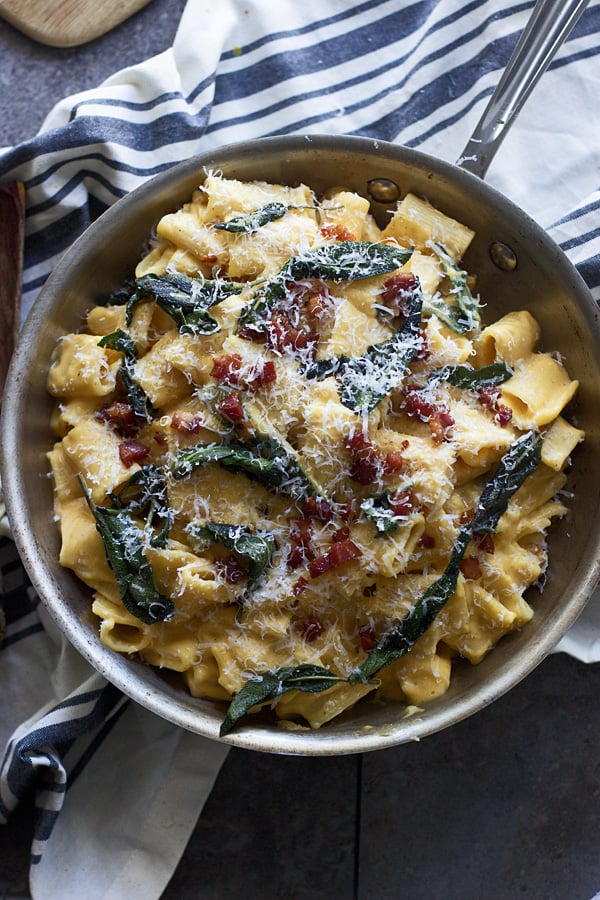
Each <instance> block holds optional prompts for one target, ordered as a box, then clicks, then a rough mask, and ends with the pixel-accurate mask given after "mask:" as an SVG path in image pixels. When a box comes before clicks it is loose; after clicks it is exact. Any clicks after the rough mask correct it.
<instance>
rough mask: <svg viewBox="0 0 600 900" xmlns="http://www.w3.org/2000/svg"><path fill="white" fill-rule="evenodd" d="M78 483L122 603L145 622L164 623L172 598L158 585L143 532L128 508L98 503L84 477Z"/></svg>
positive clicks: (173, 607)
mask: <svg viewBox="0 0 600 900" xmlns="http://www.w3.org/2000/svg"><path fill="white" fill-rule="evenodd" d="M78 478H79V483H80V485H81V489H82V491H83V494H84V497H85V499H86V501H87V504H88V506H89V508H90V509H91V511H92V514H93V516H94V519H95V520H96V528H97V530H98V533H99V534H100V537H101V538H102V542H103V544H104V550H105V553H106V559H107V561H108V564H109V566H110V567H111V569H112V570H113V572H114V575H115V578H116V580H117V584H118V587H119V594H120V597H121V600H122V602H123V606H124V607H125V608H126V609H127V610H128V611H129V612H130V613H131V614H132V615H133V616H135V617H136V619H140V621H141V622H144V623H145V624H146V625H152V624H153V623H154V622H163V621H164V620H165V619H167V618H169V616H171V615H172V614H173V613H174V612H175V606H174V604H173V601H172V600H171V599H170V598H169V597H165V596H163V594H161V593H160V591H159V590H158V588H157V587H156V582H155V581H154V575H153V573H152V568H151V566H150V563H149V562H148V559H147V558H146V554H145V552H144V544H143V539H142V534H143V532H142V531H141V530H140V529H139V528H138V526H137V525H136V523H135V522H134V521H133V519H132V518H131V514H130V513H129V512H128V511H125V510H122V509H115V508H111V507H106V506H97V505H96V504H95V503H94V501H93V500H92V497H91V494H90V492H89V490H88V488H87V485H86V483H85V480H84V478H83V477H82V476H81V475H79V476H78Z"/></svg>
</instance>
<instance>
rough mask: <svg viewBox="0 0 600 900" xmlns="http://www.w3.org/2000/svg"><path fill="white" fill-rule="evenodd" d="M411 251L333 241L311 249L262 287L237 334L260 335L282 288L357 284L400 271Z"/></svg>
mask: <svg viewBox="0 0 600 900" xmlns="http://www.w3.org/2000/svg"><path fill="white" fill-rule="evenodd" d="M411 256H412V250H411V249H406V248H403V247H395V246H393V245H391V244H380V243H374V242H371V241H337V242H335V243H331V244H323V245H322V246H320V247H313V248H312V249H311V250H308V251H307V252H306V253H305V254H304V255H303V256H293V257H291V258H290V259H288V261H287V262H286V263H285V265H284V266H283V268H282V269H281V270H280V271H279V273H278V274H277V275H276V276H275V277H274V278H273V279H272V280H271V281H269V282H268V283H267V284H266V285H265V286H263V287H262V288H261V289H260V290H259V291H258V292H257V294H256V295H255V296H254V298H253V299H252V300H251V301H250V303H249V304H248V305H247V306H246V307H245V308H244V309H243V310H242V313H241V315H240V317H239V320H238V331H240V330H241V329H243V328H252V329H253V330H254V331H256V332H264V331H265V330H266V327H267V322H268V319H269V316H270V313H271V310H272V308H273V306H274V304H275V303H276V301H277V300H279V299H281V298H282V297H284V296H285V293H286V284H288V283H290V282H297V281H302V280H303V279H304V278H317V279H321V280H323V281H333V282H338V281H357V280H361V279H363V278H371V277H373V276H374V275H384V274H386V273H387V272H393V271H394V270H395V269H399V268H401V267H402V266H403V265H404V264H405V263H406V262H408V260H409V259H410V257H411Z"/></svg>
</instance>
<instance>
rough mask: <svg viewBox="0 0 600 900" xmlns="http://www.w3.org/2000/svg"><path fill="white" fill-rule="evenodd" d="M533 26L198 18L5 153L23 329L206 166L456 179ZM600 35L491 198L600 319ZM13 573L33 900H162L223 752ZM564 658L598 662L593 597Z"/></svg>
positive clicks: (346, 14)
mask: <svg viewBox="0 0 600 900" xmlns="http://www.w3.org/2000/svg"><path fill="white" fill-rule="evenodd" d="M531 6H532V4H530V3H522V2H519V3H516V2H508V3H506V4H505V5H503V6H502V7H501V8H499V6H498V4H497V3H496V2H495V0H473V2H470V3H467V4H465V3H464V2H462V0H424V2H412V0H362V2H359V0H303V2H302V3H297V2H295V0H278V3H277V4H273V3H272V2H270V0H245V2H244V3H243V4H240V3H239V2H236V0H188V4H187V6H186V8H185V10H184V14H183V17H182V20H181V23H180V26H179V29H178V32H177V35H176V38H175V41H174V44H173V46H172V47H171V48H170V49H169V50H167V51H166V52H164V53H162V54H160V55H158V56H156V57H154V58H152V59H149V60H147V61H145V62H143V63H141V64H140V65H138V66H134V67H131V68H128V69H125V70H123V71H121V72H118V73H116V74H115V75H113V76H112V77H111V78H109V79H107V80H106V81H105V82H104V83H103V84H101V85H100V86H99V87H98V88H97V89H95V90H91V91H86V92H84V93H81V94H77V95H75V96H72V97H69V98H67V99H65V100H63V101H62V102H60V103H59V104H57V106H56V107H55V108H54V109H53V110H52V111H51V113H50V114H49V116H48V117H47V119H46V121H45V123H44V125H43V127H42V129H41V131H40V133H39V134H38V135H37V136H35V137H33V138H32V139H31V140H29V141H27V142H25V143H23V144H21V145H19V146H18V147H14V148H8V149H6V150H5V151H3V152H2V153H0V178H2V179H3V180H20V181H23V182H24V184H25V188H26V197H27V227H26V248H25V271H24V279H23V310H24V313H25V312H27V310H28V309H29V308H30V307H31V304H32V303H33V301H34V299H35V297H36V295H37V293H38V291H39V289H40V287H41V286H42V284H43V283H44V281H45V279H46V277H47V276H48V274H49V272H50V271H51V269H52V267H53V265H54V264H55V262H56V261H57V259H58V257H59V256H60V254H61V253H62V252H63V251H64V250H65V249H66V248H67V247H68V246H69V245H70V243H71V242H72V241H73V240H74V238H75V237H76V236H77V235H78V234H79V233H80V232H81V231H82V230H83V229H84V228H85V227H86V225H87V224H89V222H90V221H91V220H93V219H94V218H95V217H96V216H97V215H98V214H99V213H100V212H101V211H102V210H103V209H105V208H106V207H107V206H108V205H110V204H111V203H112V202H114V200H115V199H117V198H118V197H119V196H121V195H123V194H124V193H126V192H127V191H130V190H131V189H133V188H135V187H136V186H137V185H139V184H140V183H141V182H143V181H144V180H145V179H147V178H148V177H150V176H151V175H153V174H155V173H156V172H158V171H161V170H162V169H164V168H166V167H168V166H170V165H171V164H173V163H175V162H178V161H179V160H181V159H183V158H185V157H188V156H190V155H192V154H194V153H196V152H199V151H204V150H208V149H211V148H215V147H218V146H221V145H223V144H226V143H231V142H233V141H237V140H241V139H248V138H254V137H261V136H264V135H274V134H283V133H307V134H308V133H319V132H329V133H349V134H362V135H368V136H371V137H375V138H378V139H385V140H391V141H394V142H397V143H405V144H407V145H410V146H413V147H417V148H419V149H422V150H424V151H427V152H430V153H433V154H435V155H437V156H439V157H442V158H444V159H446V160H449V161H453V160H455V159H457V158H458V157H459V156H460V153H461V151H462V149H463V147H464V144H465V143H466V140H467V137H468V135H469V133H470V129H471V128H472V127H473V125H474V124H475V122H476V120H477V119H478V118H479V115H480V113H481V111H482V109H483V105H484V102H485V99H486V98H487V96H488V95H489V93H491V91H492V89H493V86H494V85H495V84H496V82H497V80H498V78H499V74H500V72H501V70H502V68H503V66H504V64H505V63H506V61H507V59H508V56H509V54H510V51H511V49H512V47H513V45H514V43H515V41H516V39H517V37H518V33H519V32H520V30H521V29H522V27H523V25H524V23H525V21H526V18H527V15H528V14H529V11H530V8H531ZM599 35H600V0H592V2H591V3H590V5H589V7H588V9H587V11H586V12H585V14H584V16H583V17H582V19H581V20H580V22H579V24H578V26H577V28H576V30H575V32H574V34H573V35H572V36H571V38H570V39H569V41H568V42H567V43H566V44H565V45H564V46H563V48H562V49H561V50H560V52H559V54H558V56H557V59H556V60H555V62H554V63H553V66H552V67H551V69H550V70H549V71H548V72H547V73H546V74H545V76H544V78H543V79H542V81H541V83H540V85H539V86H538V87H537V88H536V91H535V93H534V96H533V97H532V99H531V100H530V101H529V104H528V106H527V107H526V108H525V110H524V111H523V113H522V114H521V117H520V119H519V121H518V122H517V124H516V125H515V126H514V128H513V130H512V132H511V134H510V135H509V136H508V138H507V139H506V143H505V146H504V147H503V148H502V150H501V152H500V154H499V156H498V158H497V160H496V161H495V162H494V165H493V167H492V169H491V171H490V174H489V177H488V180H489V181H490V182H491V183H492V184H494V185H495V186H496V187H497V188H499V189H500V190H501V191H503V192H504V193H506V194H508V195H509V196H510V197H511V198H512V199H513V200H514V201H515V202H516V203H518V204H519V205H520V206H522V207H523V208H524V209H525V210H526V211H528V212H529V213H530V214H531V215H532V216H533V217H534V218H536V219H537V220H538V221H539V222H540V223H541V224H542V225H544V226H545V227H547V228H549V229H550V232H551V234H552V235H553V237H554V238H555V240H557V241H558V242H559V243H561V245H562V246H563V248H564V249H565V250H566V252H567V253H568V254H569V255H570V257H571V259H572V260H573V262H575V264H576V265H577V266H578V267H579V269H580V271H581V273H582V275H583V276H584V278H585V279H586V280H587V282H588V285H589V286H590V288H591V290H592V292H593V293H594V295H595V296H596V298H598V299H600V229H598V226H597V217H598V209H599V207H600V113H598V112H597V102H596V98H597V96H598V93H599V90H598V89H599V87H600V41H599ZM582 123H585V134H584V135H583V136H582ZM0 513H1V509H0ZM6 529H7V526H6V522H5V523H4V530H5V533H6ZM0 568H1V570H2V576H3V584H2V597H3V603H4V607H5V611H6V613H7V620H8V626H7V634H6V639H5V641H4V645H3V647H2V650H1V652H0V682H1V683H2V685H3V694H4V698H5V702H4V703H3V705H2V706H1V707H0V746H4V745H5V744H6V748H7V749H6V753H5V757H4V762H3V764H2V768H1V769H0V817H4V818H5V819H8V816H9V813H10V811H11V809H13V808H14V807H15V805H16V804H17V803H18V802H19V798H20V797H21V796H23V794H24V793H25V792H26V791H27V790H28V787H29V786H31V785H32V784H34V785H35V786H36V789H37V807H38V813H39V820H38V823H37V827H36V835H35V841H34V846H33V848H32V865H31V890H32V894H33V897H34V898H35V900H56V898H57V897H67V898H68V897H71V896H84V897H86V900H121V898H122V897H124V896H128V897H131V898H132V900H134V898H137V897H139V898H144V900H152V898H158V897H160V894H161V893H162V891H163V889H164V887H165V886H166V884H167V882H168V880H169V878H170V876H171V874H172V872H173V870H174V869H175V867H176V865H177V862H178V860H179V858H180V856H181V853H182V852H183V849H184V847H185V843H186V841H187V839H188V837H189V834H190V833H191V831H192V829H193V827H194V825H195V823H196V821H197V817H198V815H199V814H200V812H201V809H202V806H203V803H204V801H205V799H206V797H207V796H208V794H209V793H210V790H211V787H212V784H213V783H214V779H215V778H216V776H217V774H218V771H219V768H220V765H221V763H222V761H223V759H224V757H225V754H226V747H225V746H224V745H221V744H217V743H215V742H209V741H206V740H203V739H202V738H199V737H197V736H195V735H191V734H188V733H186V732H183V731H181V730H180V729H178V728H175V727H174V726H171V725H169V724H168V723H166V722H163V721H162V720H159V719H157V718H156V717H154V716H153V715H151V714H149V713H147V712H145V711H143V710H141V709H140V708H139V707H137V706H136V705H135V704H133V703H131V702H129V701H127V700H125V699H124V698H123V697H122V695H120V694H119V692H118V691H116V690H115V689H114V688H112V687H111V686H110V685H107V684H106V682H105V681H104V680H103V679H102V678H100V676H98V675H97V674H95V673H94V672H93V671H92V670H91V669H89V667H88V666H87V664H85V663H84V662H83V661H82V660H81V659H80V658H79V657H78V656H77V654H76V653H75V652H74V651H73V650H72V649H71V648H70V647H69V646H68V645H67V644H66V642H65V641H64V639H63V638H62V637H61V636H60V635H57V633H56V630H55V629H54V627H53V626H52V624H51V623H50V622H49V621H48V618H47V616H46V615H45V614H44V612H43V610H41V609H40V607H39V605H38V603H37V597H36V596H35V593H34V591H33V590H32V588H31V586H30V585H29V584H28V581H27V579H26V576H25V573H24V572H23V570H22V567H21V566H20V563H19V561H18V559H16V555H15V551H14V545H12V543H11V542H10V540H8V539H4V540H3V541H2V543H1V544H0ZM557 649H560V650H562V651H564V652H568V653H570V654H572V655H573V656H577V657H578V658H579V659H582V660H584V661H586V662H592V661H597V660H600V594H599V593H598V592H597V593H596V594H595V596H594V598H593V599H592V601H591V602H590V604H589V606H588V608H587V610H586V611H585V612H584V613H583V615H582V616H581V618H580V620H579V621H578V623H576V625H575V626H574V627H573V628H572V629H571V631H570V632H569V634H568V635H567V636H566V637H565V638H564V639H563V641H561V643H560V644H559V647H558V648H557ZM98 797H100V798H101V800H100V802H97V803H92V802H90V799H91V798H98ZM8 827H10V826H8ZM74 834H77V848H78V849H77V853H76V856H74V855H73V853H72V848H73V846H74V842H73V836H74ZM159 851H160V852H159Z"/></svg>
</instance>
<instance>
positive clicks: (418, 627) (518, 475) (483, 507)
mask: <svg viewBox="0 0 600 900" xmlns="http://www.w3.org/2000/svg"><path fill="white" fill-rule="evenodd" d="M541 445H542V441H541V437H540V436H539V435H537V434H535V433H534V432H531V431H530V432H527V434H524V435H522V436H521V437H520V438H518V439H517V440H516V441H515V442H514V444H513V445H512V446H511V447H510V449H509V450H508V451H507V452H506V453H505V454H504V456H503V457H502V459H501V460H500V464H499V465H498V468H497V470H496V472H495V473H494V475H493V476H492V478H491V479H490V480H489V481H488V483H487V484H486V486H485V488H484V489H483V492H482V494H481V496H480V498H479V502H478V504H477V508H476V510H475V514H474V516H473V518H472V519H471V521H470V522H469V523H468V524H466V525H465V526H464V527H463V528H462V529H461V530H460V532H459V534H458V538H457V540H456V543H455V545H454V548H453V550H452V554H451V556H450V561H449V562H448V565H447V566H446V569H445V570H444V573H443V574H442V575H441V576H440V577H439V578H438V579H436V581H434V582H433V584H432V585H430V587H429V588H428V589H427V590H426V591H425V593H424V594H423V595H422V596H421V597H420V599H419V600H418V601H417V603H416V604H415V606H414V607H413V608H412V610H411V611H410V612H409V613H408V615H407V616H406V618H405V619H403V620H402V621H401V622H400V623H399V624H398V625H397V626H396V627H395V628H393V629H392V630H391V631H388V632H387V634H384V635H383V637H382V638H381V639H380V640H379V641H378V643H377V644H376V645H375V647H373V649H372V650H370V651H369V654H368V656H367V658H366V659H365V661H364V662H363V663H362V664H361V665H360V666H359V667H358V668H357V669H355V670H354V672H352V674H351V675H350V677H349V679H348V680H349V681H350V683H351V684H356V683H359V682H367V681H369V679H370V678H372V677H373V675H376V674H377V672H379V671H380V670H381V669H383V668H384V667H385V666H388V665H389V664H390V663H392V662H394V661H395V660H397V659H400V657H402V656H404V655H405V654H406V653H408V652H409V650H411V649H412V648H413V647H414V645H415V643H416V642H417V641H418V639H419V638H420V637H421V636H422V635H423V634H425V632H426V631H427V629H428V628H429V626H430V625H431V624H432V623H433V621H434V619H435V618H436V616H437V615H438V613H439V612H440V611H441V610H442V609H443V607H444V605H445V604H446V603H447V601H448V600H449V599H450V597H451V596H452V595H453V593H454V591H455V590H456V583H457V581H458V575H459V572H460V563H461V561H462V559H463V557H464V555H465V551H466V549H467V546H468V544H469V542H470V540H471V537H472V536H473V534H475V533H480V532H492V531H494V530H495V529H496V526H497V525H498V521H499V519H500V517H501V516H502V515H503V513H504V512H506V509H507V507H508V503H509V501H510V498H511V497H512V496H513V494H514V493H515V492H516V491H517V490H518V489H519V488H520V487H521V485H522V484H523V482H524V481H525V479H526V478H527V477H528V476H529V475H530V474H531V473H532V472H534V471H535V469H536V468H537V467H538V465H539V463H540V459H541Z"/></svg>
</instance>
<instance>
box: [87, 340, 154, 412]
mask: <svg viewBox="0 0 600 900" xmlns="http://www.w3.org/2000/svg"><path fill="white" fill-rule="evenodd" d="M98 346H99V347H110V349H111V350H116V351H117V352H119V353H122V354H123V364H122V366H121V368H120V370H119V374H120V376H121V380H122V381H123V384H124V385H125V390H126V391H127V394H128V396H129V399H130V401H131V405H132V407H133V410H134V412H135V414H136V416H139V417H140V418H142V419H145V420H146V422H152V418H153V415H154V410H153V408H152V402H151V400H150V398H149V396H148V395H147V393H146V392H145V390H144V389H143V388H142V386H141V385H139V384H138V383H137V381H136V379H135V374H134V366H135V361H136V359H137V351H136V349H135V344H134V343H133V341H132V339H131V337H130V336H129V335H128V334H127V332H126V331H123V329H122V328H117V330H116V331H113V332H112V333H111V334H105V335H104V337H103V338H101V339H100V340H99V341H98Z"/></svg>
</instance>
